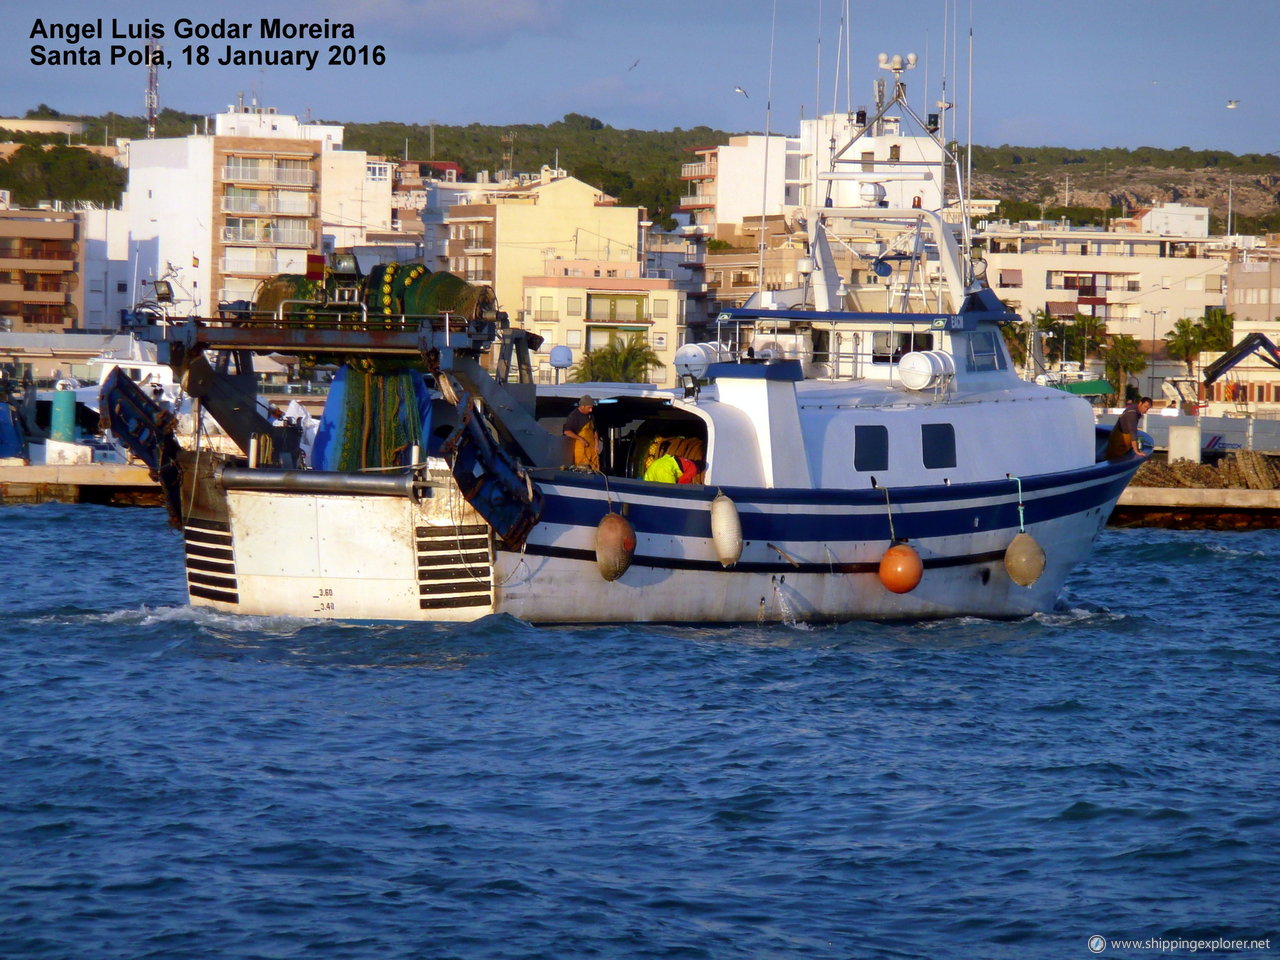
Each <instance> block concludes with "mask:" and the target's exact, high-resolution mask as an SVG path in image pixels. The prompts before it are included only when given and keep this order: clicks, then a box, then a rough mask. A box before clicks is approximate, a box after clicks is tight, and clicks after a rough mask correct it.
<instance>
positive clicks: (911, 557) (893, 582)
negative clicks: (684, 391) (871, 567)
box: [880, 543, 924, 593]
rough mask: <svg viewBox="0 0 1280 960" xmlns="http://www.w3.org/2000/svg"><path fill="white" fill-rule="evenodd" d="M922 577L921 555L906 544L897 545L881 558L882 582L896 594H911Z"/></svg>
mask: <svg viewBox="0 0 1280 960" xmlns="http://www.w3.org/2000/svg"><path fill="white" fill-rule="evenodd" d="M922 576H924V564H923V563H921V562H920V554H918V553H916V552H915V550H914V549H913V548H912V547H909V546H907V545H906V544H905V543H895V544H894V545H893V546H892V547H890V548H889V549H888V550H886V551H885V552H884V556H883V557H881V558H880V582H881V583H883V584H884V585H885V587H887V588H888V589H890V590H892V591H893V592H894V593H910V592H911V591H912V590H914V589H915V588H916V586H917V585H918V584H919V583H920V578H921V577H922Z"/></svg>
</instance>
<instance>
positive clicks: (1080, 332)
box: [1073, 313, 1107, 368]
mask: <svg viewBox="0 0 1280 960" xmlns="http://www.w3.org/2000/svg"><path fill="white" fill-rule="evenodd" d="M1073 330H1074V331H1075V345H1076V347H1078V348H1079V350H1080V366H1081V367H1082V368H1083V366H1084V361H1085V360H1088V359H1089V357H1090V356H1097V355H1098V350H1099V349H1100V348H1101V347H1102V345H1103V344H1104V343H1106V342H1107V324H1106V321H1105V320H1101V319H1099V318H1098V317H1093V316H1090V315H1089V314H1087V313H1077V314H1076V315H1075V318H1074V326H1073Z"/></svg>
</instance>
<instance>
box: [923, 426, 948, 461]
mask: <svg viewBox="0 0 1280 960" xmlns="http://www.w3.org/2000/svg"><path fill="white" fill-rule="evenodd" d="M920 450H921V453H922V454H923V456H924V465H925V467H926V468H927V469H929V470H942V469H946V468H948V467H954V466H955V465H956V431H955V427H953V426H952V425H951V424H949V423H924V424H921V425H920Z"/></svg>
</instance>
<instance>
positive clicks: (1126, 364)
mask: <svg viewBox="0 0 1280 960" xmlns="http://www.w3.org/2000/svg"><path fill="white" fill-rule="evenodd" d="M1102 362H1103V365H1104V367H1105V369H1106V372H1107V379H1108V380H1110V381H1111V385H1112V386H1114V387H1115V388H1116V396H1118V397H1123V396H1124V393H1125V390H1124V388H1125V384H1127V383H1128V382H1129V376H1130V375H1131V374H1134V375H1136V374H1139V373H1141V372H1142V371H1143V370H1145V369H1147V360H1146V357H1144V356H1143V355H1142V348H1141V347H1140V346H1138V341H1137V339H1136V338H1135V337H1132V336H1130V335H1129V334H1127V333H1117V334H1113V335H1112V336H1111V337H1110V338H1109V339H1108V341H1107V346H1106V349H1105V350H1103V353H1102Z"/></svg>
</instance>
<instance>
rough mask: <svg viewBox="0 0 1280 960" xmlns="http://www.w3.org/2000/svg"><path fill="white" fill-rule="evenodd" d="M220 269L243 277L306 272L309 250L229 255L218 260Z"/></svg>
mask: <svg viewBox="0 0 1280 960" xmlns="http://www.w3.org/2000/svg"><path fill="white" fill-rule="evenodd" d="M218 270H219V271H221V272H222V273H225V274H232V275H236V276H242V277H269V276H273V275H274V274H277V273H306V271H307V251H305V250H302V251H298V252H295V253H289V254H281V255H280V256H275V257H269V256H263V257H247V256H243V255H242V256H234V255H228V256H225V257H222V258H221V259H220V260H219V261H218Z"/></svg>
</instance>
